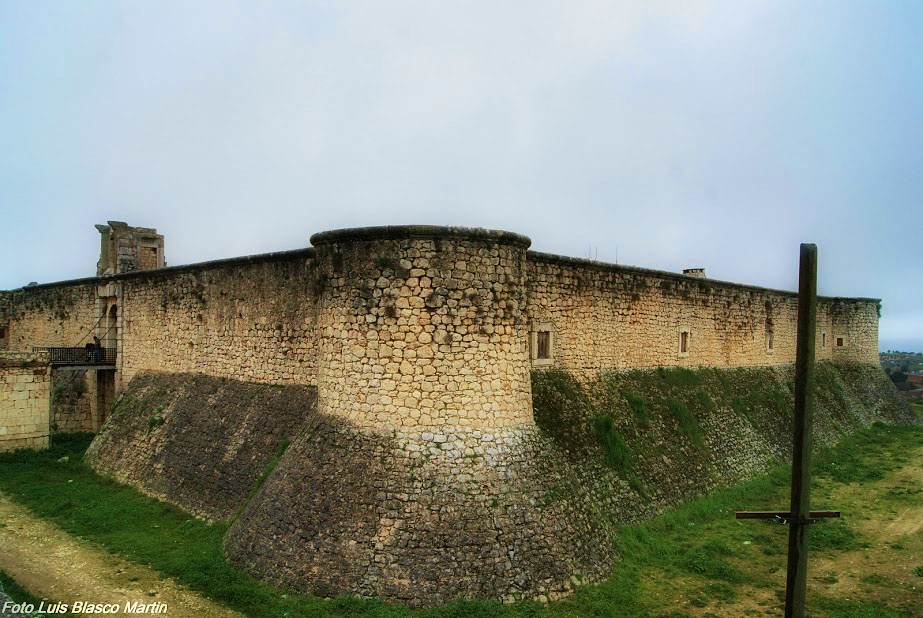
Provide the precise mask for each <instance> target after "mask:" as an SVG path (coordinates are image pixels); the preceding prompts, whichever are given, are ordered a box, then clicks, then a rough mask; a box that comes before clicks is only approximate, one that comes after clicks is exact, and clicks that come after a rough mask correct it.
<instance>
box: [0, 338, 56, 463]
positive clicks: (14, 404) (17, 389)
mask: <svg viewBox="0 0 923 618" xmlns="http://www.w3.org/2000/svg"><path fill="white" fill-rule="evenodd" d="M50 373H51V372H50V371H49V368H48V355H47V353H38V354H31V353H17V352H2V353H0V451H6V450H13V449H17V448H46V447H47V446H48V435H49V432H50V426H51V423H50V419H49V400H50V384H51V376H50Z"/></svg>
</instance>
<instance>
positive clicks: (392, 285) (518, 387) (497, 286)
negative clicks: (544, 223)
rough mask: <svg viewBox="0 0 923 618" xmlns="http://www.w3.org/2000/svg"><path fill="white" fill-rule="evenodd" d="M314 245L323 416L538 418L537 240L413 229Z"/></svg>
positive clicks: (369, 421)
mask: <svg viewBox="0 0 923 618" xmlns="http://www.w3.org/2000/svg"><path fill="white" fill-rule="evenodd" d="M311 242H312V244H314V245H315V246H316V247H317V268H318V272H317V276H318V283H319V286H320V287H321V290H322V291H321V298H320V301H319V305H318V323H317V326H318V333H319V335H320V341H319V348H318V351H319V352H318V353H319V358H318V383H317V385H318V390H319V402H320V410H321V411H322V412H326V413H330V414H333V415H337V416H342V417H344V418H347V419H349V420H351V421H353V422H356V423H357V424H359V425H363V426H370V427H375V428H378V429H381V430H386V429H390V428H395V427H397V428H403V429H405V430H413V431H433V430H437V431H438V430H441V429H443V428H445V427H446V426H450V427H468V428H472V427H474V428H485V429H486V428H499V427H506V426H515V425H522V424H525V423H531V422H532V412H531V409H532V407H531V393H530V389H529V368H530V367H529V356H528V342H527V336H526V334H527V332H528V325H527V316H526V314H525V307H524V305H523V283H524V275H525V268H526V260H525V253H526V248H527V247H528V245H529V240H528V239H527V238H525V237H523V236H519V235H516V234H510V233H505V232H492V231H487V230H471V229H460V228H435V227H425V226H408V227H383V228H369V229H362V230H345V231H339V232H328V233H324V234H317V235H315V236H313V237H312V238H311Z"/></svg>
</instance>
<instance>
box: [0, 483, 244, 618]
mask: <svg viewBox="0 0 923 618" xmlns="http://www.w3.org/2000/svg"><path fill="white" fill-rule="evenodd" d="M0 570H2V571H4V572H6V573H7V574H8V575H9V576H10V577H12V578H13V579H15V580H16V581H17V582H18V583H19V585H20V586H22V587H23V588H25V589H26V590H28V591H29V592H30V593H32V594H33V595H35V596H36V597H39V598H42V597H45V598H48V599H51V600H53V601H58V602H61V603H67V604H68V605H69V606H71V607H73V606H72V604H73V603H75V602H77V601H83V602H89V603H118V604H119V605H120V608H121V609H122V610H124V609H125V607H126V604H127V603H129V602H133V603H138V602H140V603H143V604H149V603H163V604H165V605H166V611H164V612H163V613H160V614H158V615H161V616H168V617H170V618H187V617H192V616H202V617H205V618H225V617H232V616H233V617H240V618H243V614H239V613H237V612H234V611H231V610H229V609H226V608H224V607H222V606H221V605H218V604H217V603H215V602H213V601H210V600H208V599H206V598H205V597H203V596H201V595H199V594H198V593H195V592H191V591H189V590H186V589H184V588H182V587H180V586H178V585H177V584H175V583H174V582H173V581H172V580H169V579H163V578H162V577H161V576H160V575H158V574H157V573H156V572H155V571H153V570H151V569H150V568H148V567H145V566H141V565H138V564H135V563H133V562H129V561H127V560H124V559H121V558H117V557H115V556H111V555H109V554H107V553H106V552H105V551H104V550H101V549H99V548H97V547H94V546H93V545H91V544H89V543H87V542H86V541H82V540H80V539H77V538H74V537H72V536H71V535H69V534H67V533H66V532H64V531H63V530H61V529H59V528H57V527H56V526H54V525H52V524H49V523H47V522H45V521H42V520H41V519H38V518H37V517H35V516H33V515H32V514H31V513H29V511H27V510H26V509H24V508H23V507H21V506H19V505H17V504H15V503H14V502H12V501H11V500H10V499H9V498H8V497H7V496H6V495H4V494H3V493H0ZM161 607H162V606H158V608H161ZM114 615H118V616H128V615H134V614H126V613H119V614H114Z"/></svg>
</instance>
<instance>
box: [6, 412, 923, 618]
mask: <svg viewBox="0 0 923 618" xmlns="http://www.w3.org/2000/svg"><path fill="white" fill-rule="evenodd" d="M591 403H592V402H587V405H590V404H591ZM681 403H682V402H681ZM625 405H628V406H631V404H630V403H627V404H625ZM667 405H669V404H667ZM700 405H703V406H707V405H708V403H707V402H705V401H702V402H700ZM635 407H640V406H638V405H637V404H636V406H635ZM687 407H688V406H687ZM630 409H631V413H632V414H636V415H638V417H639V418H640V417H642V416H644V415H648V414H659V413H660V412H657V411H656V410H655V411H653V412H652V411H651V410H648V409H642V410H641V411H640V412H639V411H637V410H635V409H634V408H630ZM584 411H585V412H590V418H599V417H600V416H604V415H600V414H595V413H594V412H598V410H595V411H594V409H592V408H589V409H587V410H584ZM639 422H640V421H639ZM649 422H650V419H649ZM677 423H678V424H677V425H676V426H677V428H678V429H677V431H684V430H683V429H681V421H680V420H678V421H677ZM591 427H592V430H593V431H594V432H596V433H595V434H594V435H597V436H598V439H599V444H600V447H599V448H600V449H601V450H602V453H603V455H604V457H605V458H606V459H605V462H606V463H607V464H608V465H610V467H616V468H617V467H618V466H621V465H625V459H624V458H623V457H621V456H620V455H619V454H618V453H619V449H621V448H622V447H621V446H620V445H619V443H618V441H617V440H615V439H614V438H612V439H611V440H610V439H609V438H611V430H612V427H613V426H612V425H609V424H608V423H606V422H604V421H599V420H597V421H595V422H594V423H593V424H592V425H591ZM607 436H609V438H607ZM623 442H624V441H623ZM87 444H88V439H87V437H85V436H83V437H76V438H67V437H61V438H58V439H57V440H56V443H55V444H54V445H53V447H52V448H51V449H50V450H48V451H45V452H42V453H32V452H26V451H21V452H17V453H14V454H4V455H0V490H2V491H4V492H5V493H7V494H8V495H10V496H11V497H13V498H14V499H16V500H17V501H19V502H21V503H23V504H25V505H26V506H28V507H29V508H30V509H32V510H33V512H35V513H37V514H38V515H40V516H42V517H45V518H48V519H50V520H52V521H54V522H55V523H57V524H58V525H59V526H61V527H62V528H63V529H65V530H67V531H69V532H71V533H74V534H77V535H79V536H82V537H84V538H87V539H90V540H91V541H94V542H96V543H98V544H100V545H101V546H103V547H105V548H107V549H108V550H110V551H112V552H115V553H119V554H122V555H124V556H126V557H128V558H130V559H133V560H135V561H138V562H141V563H145V564H149V565H151V566H152V567H154V568H155V569H157V570H158V571H160V572H161V573H163V574H164V575H166V576H170V577H174V578H175V579H176V580H177V581H179V582H181V583H183V584H185V585H187V586H189V587H190V588H193V589H196V590H199V591H202V592H203V593H205V594H206V595H207V596H209V597H211V598H214V599H217V600H220V601H222V602H224V603H226V604H228V605H229V606H231V607H234V608H236V609H239V610H241V611H243V612H244V613H246V614H247V615H250V616H326V615H330V616H356V615H362V616H408V615H415V616H434V617H435V616H453V617H454V616H458V617H461V616H611V615H624V616H632V615H636V616H647V615H650V616H687V615H708V614H709V613H710V612H714V613H717V614H718V615H744V614H746V613H747V611H754V612H762V611H763V610H764V609H765V608H766V607H769V606H773V605H777V604H778V598H777V597H778V590H779V588H780V586H779V582H780V577H783V578H784V561H785V543H786V540H785V539H786V529H785V528H783V527H782V526H779V525H776V524H771V523H761V522H750V521H748V522H739V521H736V520H735V519H734V518H733V515H732V511H733V510H736V509H784V508H785V504H786V502H787V484H788V476H787V475H788V472H787V470H786V469H785V468H784V467H777V468H774V469H773V470H772V471H771V472H770V473H769V474H768V475H765V476H762V477H760V478H758V479H756V480H753V481H750V482H747V483H744V484H741V485H737V486H734V487H731V488H728V489H723V490H720V491H717V492H715V493H713V494H712V495H710V496H707V497H704V498H700V499H697V500H693V501H690V502H687V503H684V504H683V505H681V506H680V507H679V508H678V509H676V510H673V511H670V512H667V513H665V514H663V515H661V516H660V517H658V518H656V519H654V520H652V521H649V522H647V523H643V524H637V525H630V526H622V527H621V528H620V530H619V532H618V534H617V535H616V539H615V542H616V544H617V546H618V549H619V551H620V553H621V554H622V556H623V559H622V560H621V561H620V562H619V563H618V565H617V566H616V568H615V569H614V571H613V573H612V575H611V576H610V578H609V579H608V580H606V581H604V582H602V583H601V584H599V585H596V586H588V587H584V588H581V589H580V590H578V592H577V593H576V594H575V595H574V596H572V597H571V598H568V599H565V600H563V601H560V602H557V603H553V604H550V605H548V606H540V605H538V604H534V603H526V604H520V605H515V606H502V605H500V604H497V603H493V602H457V603H453V604H451V605H449V606H445V607H442V608H436V609H432V610H418V611H413V610H410V609H408V608H406V607H401V606H393V605H388V604H385V603H381V602H377V601H370V600H360V599H355V598H342V599H336V600H323V599H316V598H310V597H303V596H299V595H293V594H286V593H285V592H283V591H280V590H276V589H273V588H271V587H268V586H266V585H264V584H261V583H259V582H256V581H255V580H253V579H252V578H250V577H248V576H247V575H245V574H244V573H242V572H240V571H238V570H237V569H235V568H233V567H232V566H230V565H229V564H228V563H227V562H226V561H225V560H224V558H223V556H222V553H221V539H222V537H223V535H224V533H225V531H226V529H227V525H226V524H224V523H216V524H205V523H203V522H201V521H199V520H196V519H193V518H191V517H189V515H188V514H185V513H183V512H182V511H179V510H178V509H176V508H174V507H172V506H169V505H166V504H164V503H161V502H157V501H155V500H152V499H150V498H147V497H145V496H142V495H140V494H139V493H137V492H136V491H134V490H133V489H130V488H128V487H125V486H121V485H117V484H115V483H113V482H111V481H108V480H106V479H103V478H100V477H99V476H97V475H95V474H94V473H93V472H92V471H91V470H90V469H89V468H88V467H87V466H86V465H84V464H83V463H82V453H83V451H84V450H85V448H86V446H87ZM630 455H631V454H630V453H629V463H630V460H631V456H630ZM921 456H923V427H920V426H886V425H881V424H876V425H875V426H873V427H871V428H868V429H865V430H862V431H860V432H858V433H857V434H856V435H854V436H851V437H848V438H846V439H845V440H843V441H842V442H841V444H840V445H839V446H837V447H836V448H835V449H833V450H830V451H828V452H826V453H824V454H823V455H821V456H819V457H818V459H817V482H816V484H815V493H814V502H813V504H814V505H815V506H816V507H818V508H821V507H829V508H838V509H840V510H843V511H844V518H843V519H842V520H841V521H837V522H833V523H830V522H828V523H824V524H822V525H819V526H818V527H816V528H815V529H814V530H812V535H811V542H812V551H814V553H812V559H817V560H829V561H832V562H833V563H834V564H836V563H837V562H840V561H845V560H846V558H847V557H848V556H852V555H853V554H857V553H858V554H867V553H868V552H869V551H870V550H873V549H874V550H875V551H885V552H887V551H890V552H893V556H891V555H886V556H885V561H884V562H887V563H889V564H891V563H899V564H904V563H905V562H906V561H907V557H908V556H914V555H915V556H920V555H923V535H921V534H920V532H919V531H917V532H915V533H912V534H908V535H907V538H900V539H897V540H894V539H892V540H890V541H889V543H888V545H887V547H885V548H881V547H878V546H877V545H875V546H874V547H873V542H872V541H871V540H870V539H868V538H866V535H865V533H864V532H863V530H864V529H865V528H864V527H863V526H864V522H863V521H862V520H861V518H860V517H859V515H858V513H864V515H862V517H873V516H875V514H876V513H878V515H880V517H881V518H882V519H887V518H888V517H889V516H890V513H891V512H892V511H893V510H894V509H895V508H897V507H901V506H902V505H904V504H905V502H906V501H908V500H909V501H911V502H912V501H913V499H914V498H915V497H916V498H918V497H919V496H918V495H917V494H916V493H915V492H918V491H923V489H921V488H919V487H916V486H914V485H913V484H912V483H911V484H909V485H908V484H907V483H906V479H903V480H900V482H898V481H897V480H895V479H899V478H902V477H900V474H901V471H902V470H904V469H905V468H906V466H908V465H910V463H911V462H912V461H913V459H914V457H916V458H917V460H919V458H920V457H921ZM65 457H66V458H67V459H66V460H62V458H65ZM628 474H630V472H629V473H628ZM844 488H845V489H858V491H854V492H852V493H850V492H849V491H845V489H844ZM879 490H880V492H879V493H880V496H881V500H876V501H874V502H873V503H871V504H869V503H868V500H866V499H865V498H866V496H867V495H868V493H869V492H872V491H879ZM876 495H877V494H876ZM834 499H836V504H834V503H833V501H834ZM918 502H919V500H918ZM917 567H923V565H915V564H914V565H911V566H910V567H908V568H907V569H906V570H907V571H908V573H907V574H906V579H907V581H909V582H911V583H913V584H915V585H916V586H917V587H918V588H919V587H920V585H921V584H923V576H921V575H917V574H915V573H914V569H915V568H917ZM918 570H919V571H920V572H921V573H923V569H918ZM824 577H826V578H827V580H826V581H832V579H835V578H836V577H837V575H835V574H832V575H831V574H829V573H827V574H825V575H824ZM865 577H866V580H867V581H863V582H859V584H857V586H858V587H854V588H851V589H850V592H849V594H848V598H849V599H850V600H846V598H847V596H843V595H839V594H837V591H836V590H835V589H830V590H828V589H827V588H823V586H821V587H820V588H819V589H818V584H817V582H815V584H814V585H813V587H812V597H811V598H812V603H813V607H814V608H817V609H821V610H822V613H818V614H816V615H827V616H844V617H845V616H885V617H887V616H910V615H911V613H910V611H911V610H910V609H909V608H911V607H916V606H918V605H919V604H920V603H921V602H923V599H920V597H919V594H918V593H915V592H913V591H911V590H910V585H911V584H906V585H905V584H904V583H903V580H900V579H899V578H898V576H897V575H895V574H894V573H893V572H891V571H889V572H888V573H887V574H879V575H876V573H875V572H868V573H867V574H866V576H865ZM831 578H832V579H831ZM820 584H824V580H821V582H820ZM830 585H833V586H835V585H836V582H833V583H832V584H830ZM914 595H916V596H914ZM751 600H752V602H751ZM742 603H743V604H744V605H745V607H743V608H741V607H739V606H740V605H741V604H742ZM747 603H750V606H749V607H746V604H747ZM914 603H915V605H914ZM728 612H730V613H728ZM757 615H758V614H757Z"/></svg>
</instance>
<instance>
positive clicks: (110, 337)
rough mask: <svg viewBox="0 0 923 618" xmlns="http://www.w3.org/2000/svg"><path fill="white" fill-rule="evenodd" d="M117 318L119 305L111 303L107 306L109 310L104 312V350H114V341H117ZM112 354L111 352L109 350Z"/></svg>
mask: <svg viewBox="0 0 923 618" xmlns="http://www.w3.org/2000/svg"><path fill="white" fill-rule="evenodd" d="M118 318H119V307H118V305H112V306H111V307H109V311H107V312H106V334H105V336H104V337H103V346H105V348H106V350H115V349H116V342H117V341H118V328H117V327H116V324H118ZM109 354H112V352H109Z"/></svg>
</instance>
